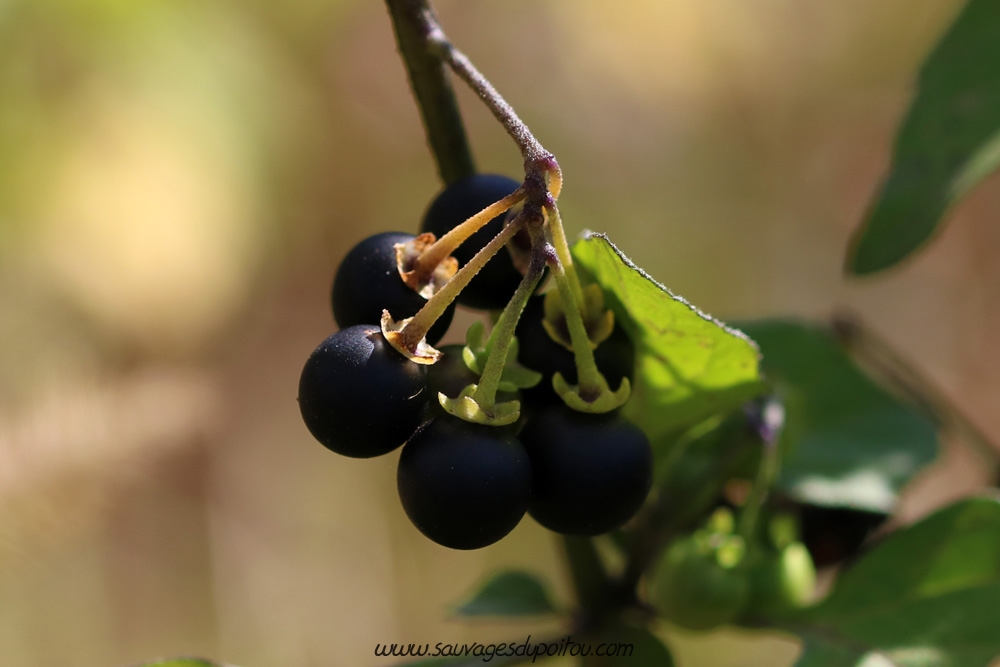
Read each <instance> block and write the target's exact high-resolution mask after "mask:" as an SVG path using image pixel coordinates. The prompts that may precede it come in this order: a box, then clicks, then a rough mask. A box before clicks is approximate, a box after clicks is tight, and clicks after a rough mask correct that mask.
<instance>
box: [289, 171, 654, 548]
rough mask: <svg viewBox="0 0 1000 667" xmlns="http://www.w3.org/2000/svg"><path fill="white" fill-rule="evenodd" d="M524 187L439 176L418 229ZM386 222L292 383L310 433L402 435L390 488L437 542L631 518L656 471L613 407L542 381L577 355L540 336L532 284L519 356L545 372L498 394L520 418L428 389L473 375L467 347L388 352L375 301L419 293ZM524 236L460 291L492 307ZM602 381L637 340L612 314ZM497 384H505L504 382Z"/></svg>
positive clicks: (363, 247)
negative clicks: (430, 360) (564, 395)
mask: <svg viewBox="0 0 1000 667" xmlns="http://www.w3.org/2000/svg"><path fill="white" fill-rule="evenodd" d="M519 186H520V184H519V183H517V182H516V181H513V180H511V179H509V178H506V177H502V176H495V175H476V176H472V177H469V178H466V179H463V180H460V181H457V182H455V183H453V184H451V185H449V186H448V187H447V188H446V189H445V190H444V191H443V192H442V193H441V194H439V195H438V197H437V198H436V199H435V200H434V201H433V202H432V204H431V206H430V208H429V209H428V210H427V213H426V214H425V216H424V219H423V223H422V227H421V232H430V233H432V234H434V235H435V236H436V237H441V236H443V235H444V234H446V233H447V232H448V231H449V230H451V229H453V228H454V227H456V226H457V225H459V224H460V223H462V222H464V221H465V220H466V219H468V218H470V217H471V216H473V215H474V214H476V213H478V212H480V211H482V210H484V209H485V208H486V207H487V206H489V205H491V204H493V203H494V202H497V201H498V200H500V199H502V198H504V197H506V196H508V195H510V194H511V193H513V192H514V191H515V190H517V189H518V187H519ZM510 217H511V216H510V215H509V214H508V215H506V216H505V215H503V214H501V215H499V216H497V217H495V218H494V219H492V220H491V221H490V222H489V223H487V224H486V225H485V226H484V227H483V228H482V229H481V230H480V231H478V232H476V233H475V234H474V235H472V236H471V237H469V238H468V239H467V240H466V241H465V242H464V243H463V244H462V245H461V246H460V247H459V248H458V249H457V250H455V251H454V252H452V256H453V257H454V258H455V260H457V262H458V265H459V266H464V265H465V263H466V262H468V261H469V260H470V259H471V258H472V257H473V256H474V255H475V254H476V252H477V251H478V250H480V249H481V248H483V246H485V245H486V244H487V243H488V242H489V241H491V240H492V239H493V238H494V237H496V235H497V234H498V233H500V232H501V231H502V230H503V228H504V225H505V224H506V222H509V219H510ZM413 239H414V236H413V235H411V234H406V233H403V232H386V233H382V234H377V235H375V236H372V237H370V238H368V239H365V240H364V241H362V242H361V243H359V244H358V245H357V246H355V247H354V248H353V249H352V250H351V251H350V252H349V253H348V254H347V255H346V257H345V258H344V260H343V262H342V264H341V265H340V267H339V269H338V271H337V274H336V278H335V280H334V285H333V294H332V303H333V313H334V317H335V319H336V321H337V324H338V325H339V327H340V331H338V332H337V333H335V334H333V335H332V336H330V337H329V338H327V339H326V340H324V341H323V342H322V343H321V344H320V345H319V347H317V348H316V350H315V351H314V352H313V353H312V355H311V356H310V357H309V359H308V361H306V364H305V367H304V368H303V370H302V375H301V379H300V381H299V406H300V409H301V412H302V418H303V420H304V421H305V424H306V426H307V427H308V428H309V431H310V432H311V433H312V434H313V436H315V438H316V439H317V440H319V441H320V442H321V443H322V444H323V445H324V446H326V447H327V448H329V449H330V450H332V451H334V452H337V453H339V454H343V455H345V456H350V457H355V458H369V457H373V456H379V455H382V454H386V453H388V452H390V451H392V450H394V449H396V448H397V447H400V446H403V450H402V454H401V456H400V459H399V467H398V476H397V479H398V488H399V496H400V500H401V502H402V505H403V508H404V510H405V511H406V514H407V515H408V516H409V518H410V520H411V521H412V522H413V524H414V525H415V526H416V527H417V528H418V529H419V530H420V531H421V532H422V533H423V534H424V535H426V536H427V537H429V538H430V539H432V540H434V541H435V542H437V543H439V544H442V545H444V546H447V547H451V548H455V549H476V548H480V547H483V546H486V545H489V544H492V543H494V542H496V541H497V540H499V539H501V538H502V537H504V536H505V535H506V534H507V533H509V532H510V531H511V530H512V529H513V528H514V527H515V526H516V525H517V524H518V522H519V521H520V520H521V518H522V517H523V516H524V514H525V512H528V513H530V514H531V515H532V516H533V517H534V518H535V519H536V520H537V521H538V522H539V523H540V524H542V525H543V526H546V527H547V528H549V529H551V530H553V531H556V532H559V533H565V534H572V535H597V534H601V533H605V532H608V531H610V530H614V529H616V528H618V527H620V526H621V525H622V524H624V523H625V522H626V521H628V520H629V519H630V518H631V517H632V516H633V515H634V514H635V513H636V512H637V511H638V509H639V507H640V506H641V505H642V504H643V502H644V501H645V498H646V496H647V494H648V492H649V489H650V486H651V483H652V465H653V459H652V453H651V450H650V445H649V441H648V439H647V437H646V436H645V435H644V434H643V432H642V431H641V430H640V429H638V428H637V427H636V426H634V425H632V424H631V423H629V422H627V421H625V420H624V419H622V418H621V417H620V416H619V415H618V414H617V411H614V412H610V413H606V414H585V413H582V412H577V411H574V410H571V409H570V408H568V407H566V405H564V404H563V402H562V400H561V399H560V398H559V397H558V396H557V395H556V393H555V391H554V389H553V387H552V376H553V375H554V374H555V373H556V372H560V373H562V375H563V377H564V378H565V379H566V380H567V381H569V382H570V383H574V382H576V375H577V374H576V368H575V364H574V356H573V353H572V352H571V351H570V350H568V349H566V348H565V347H563V346H562V345H560V344H558V343H556V342H555V341H553V340H552V338H550V337H549V334H548V333H547V332H546V331H545V328H544V327H543V324H542V319H543V317H544V313H543V306H542V301H543V297H542V296H541V295H535V296H532V297H531V299H530V300H529V302H528V304H527V306H526V307H525V309H524V312H523V314H522V316H521V319H520V320H519V322H518V326H517V329H516V335H517V338H518V341H519V350H520V352H519V357H518V360H519V361H520V363H521V364H523V365H524V366H526V367H528V368H530V369H533V370H535V371H537V372H538V373H540V374H541V375H542V376H543V378H542V380H541V382H540V383H539V384H538V385H536V386H535V387H534V388H532V389H529V390H524V391H509V390H508V391H506V395H498V400H511V399H516V400H519V401H520V405H521V410H520V415H521V416H520V418H519V419H518V420H517V421H516V422H515V423H512V424H508V425H504V426H494V425H484V424H479V423H472V422H469V421H465V420H463V419H461V418H459V417H456V416H454V415H453V414H450V413H449V412H447V411H445V409H443V408H442V406H441V405H440V403H439V400H438V395H439V393H440V394H443V395H444V396H448V397H451V398H455V397H456V396H458V394H459V393H460V392H461V391H462V390H463V389H464V388H465V387H467V386H468V385H470V384H475V383H477V382H479V376H478V375H477V374H476V373H475V372H473V371H472V370H470V367H469V365H467V363H466V362H465V360H464V359H463V346H461V345H448V346H443V347H442V348H440V350H439V351H440V352H442V353H443V356H442V357H441V358H440V359H439V360H438V361H437V362H436V363H434V364H430V365H427V364H420V363H415V362H414V361H411V360H410V359H409V358H407V357H406V356H404V355H403V354H401V353H400V352H398V351H397V350H396V349H395V348H394V347H393V346H392V345H390V343H389V342H388V341H387V340H386V338H385V336H384V335H383V333H382V329H381V327H380V320H381V318H382V314H383V310H387V311H388V312H389V313H390V315H391V316H392V317H393V318H394V319H395V320H401V319H403V318H407V317H411V316H413V315H415V314H416V313H417V312H418V311H419V310H420V309H421V308H422V307H423V306H424V304H426V303H427V300H426V298H425V297H424V296H422V295H421V293H418V292H417V291H416V290H415V289H414V288H411V287H409V286H408V285H407V284H405V283H404V280H403V278H402V277H401V272H400V270H399V265H398V259H397V250H396V248H397V244H405V243H407V242H409V241H412V240H413ZM519 244H520V246H521V247H520V248H519V249H520V250H521V251H523V252H527V251H528V250H529V248H528V247H527V246H529V245H530V241H529V240H528V238H527V236H526V235H525V237H524V238H522V237H521V235H515V236H514V237H513V238H512V240H511V241H510V242H509V244H508V248H509V249H510V251H511V252H507V251H501V252H499V253H498V254H497V255H495V256H494V257H493V258H492V259H491V260H490V261H489V262H488V263H487V264H486V265H484V268H483V269H482V270H481V271H480V272H479V273H478V274H477V275H476V276H475V278H473V279H472V280H471V282H469V283H468V285H467V286H466V287H465V288H464V289H463V290H462V291H461V293H460V294H459V295H458V297H457V302H458V303H460V304H462V305H463V306H466V307H469V308H476V309H483V310H498V309H502V308H504V306H506V305H507V303H508V302H509V301H510V299H511V297H512V295H513V293H514V291H515V290H516V289H517V287H518V285H519V284H520V283H521V280H522V278H523V276H522V274H521V272H520V271H518V270H517V268H515V262H514V261H513V260H512V257H513V255H512V253H513V252H516V251H517V250H518V248H516V247H511V246H518V245H519ZM453 311H454V304H452V305H451V306H450V307H449V309H448V310H446V311H445V312H444V314H443V315H441V316H440V317H439V318H438V319H437V321H436V322H435V323H434V325H433V326H432V327H430V329H429V330H428V332H427V336H426V339H427V343H429V344H430V345H434V344H436V343H437V342H438V341H439V340H440V339H441V338H442V336H443V335H444V334H445V331H446V329H447V327H448V325H449V324H450V321H451V318H452V314H453ZM594 354H595V361H596V363H597V365H598V368H599V369H600V370H601V372H602V373H603V374H604V376H605V378H606V379H607V381H608V383H609V385H610V386H611V387H613V388H614V387H617V386H618V385H619V383H620V382H621V380H622V378H625V377H631V375H632V368H633V365H634V350H633V346H632V344H631V342H630V341H629V338H628V336H627V335H625V333H624V331H623V329H622V327H621V326H616V327H615V330H614V332H613V333H612V335H611V336H610V337H609V338H607V339H606V340H605V341H604V342H602V343H601V344H600V345H598V347H597V348H596V350H595V351H594ZM503 393H504V392H501V394H503Z"/></svg>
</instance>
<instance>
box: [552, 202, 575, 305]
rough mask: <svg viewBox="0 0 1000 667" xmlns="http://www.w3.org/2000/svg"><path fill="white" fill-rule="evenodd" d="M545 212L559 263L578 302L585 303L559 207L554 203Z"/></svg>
mask: <svg viewBox="0 0 1000 667" xmlns="http://www.w3.org/2000/svg"><path fill="white" fill-rule="evenodd" d="M545 212H546V213H548V220H549V233H550V234H551V236H552V246H553V247H554V248H555V249H556V255H558V257H559V261H560V262H562V265H563V270H564V271H565V272H566V276H567V277H568V278H569V283H570V285H571V286H572V287H573V291H574V293H575V295H576V299H577V302H578V303H583V288H582V287H581V286H580V278H579V277H578V276H577V275H576V266H574V265H573V255H571V254H570V251H569V242H568V241H567V240H566V229H565V228H564V227H563V224H562V216H560V215H559V207H558V206H556V205H555V203H553V204H552V205H551V206H547V207H546V208H545Z"/></svg>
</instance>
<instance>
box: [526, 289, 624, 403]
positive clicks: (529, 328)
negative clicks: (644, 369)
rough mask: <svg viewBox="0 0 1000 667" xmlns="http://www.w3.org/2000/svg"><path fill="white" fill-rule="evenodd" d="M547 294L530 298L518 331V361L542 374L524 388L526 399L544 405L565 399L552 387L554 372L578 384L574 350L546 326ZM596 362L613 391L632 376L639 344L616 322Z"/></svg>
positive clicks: (597, 350)
mask: <svg viewBox="0 0 1000 667" xmlns="http://www.w3.org/2000/svg"><path fill="white" fill-rule="evenodd" d="M544 302H545V296H544V295H541V294H539V295H536V296H533V297H531V299H529V300H528V303H527V305H526V306H525V307H524V312H523V313H522V314H521V319H520V320H518V323H517V329H516V331H515V334H516V335H517V340H518V343H520V350H519V352H518V361H519V362H521V364H523V365H524V366H527V367H528V368H530V369H531V370H533V371H538V372H539V373H541V374H542V380H541V382H539V383H538V384H536V385H535V386H534V387H532V388H530V389H525V390H523V395H524V398H525V401H526V402H527V403H528V404H529V405H530V406H532V407H544V406H549V405H555V404H559V403H561V402H562V401H561V399H560V398H559V396H558V395H557V394H556V392H555V390H554V389H553V388H552V376H553V375H555V374H556V372H559V373H562V376H563V378H565V380H566V381H567V382H569V383H570V384H576V382H577V377H576V361H575V360H574V358H573V353H572V352H570V351H569V350H567V349H566V348H565V347H563V346H562V345H560V344H559V343H557V342H555V341H554V340H552V337H551V336H549V334H548V332H547V331H545V328H544V327H543V326H542V319H543V318H544V316H545V307H544ZM594 363H596V364H597V369H598V370H599V371H601V374H603V375H604V379H605V380H607V381H608V386H609V387H610V388H611V390H612V391H614V390H615V389H618V386H619V385H620V384H621V381H622V378H626V377H627V378H628V379H629V381H631V380H632V376H633V370H634V367H635V346H634V345H632V341H631V340H630V339H629V337H628V335H627V334H626V333H625V330H624V329H623V328H622V327H621V326H620V325H618V324H616V325H615V328H614V330H613V331H612V332H611V335H610V336H609V337H608V338H607V339H605V340H604V341H602V342H601V344H600V345H598V346H597V349H595V350H594Z"/></svg>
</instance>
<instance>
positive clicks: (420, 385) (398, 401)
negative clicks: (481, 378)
mask: <svg viewBox="0 0 1000 667" xmlns="http://www.w3.org/2000/svg"><path fill="white" fill-rule="evenodd" d="M429 394H430V392H428V391H427V387H426V366H422V365H420V364H415V363H413V362H411V361H409V360H408V359H406V358H405V357H403V355H401V354H399V353H398V352H397V351H396V350H394V349H393V348H392V346H390V345H389V344H388V343H387V342H386V341H385V338H384V337H383V336H382V331H381V329H380V328H379V327H378V326H375V325H372V324H362V325H358V326H353V327H349V328H347V329H344V330H342V331H338V332H337V333H335V334H333V335H332V336H330V337H329V338H327V339H326V340H324V341H323V342H322V343H320V345H319V347H317V348H316V350H315V351H313V353H312V354H311V355H310V356H309V359H308V360H307V361H306V364H305V367H304V368H303V369H302V376H301V377H300V379H299V409H300V410H301V411H302V420H303V421H304V422H305V423H306V426H307V427H308V428H309V432H310V433H312V434H313V436H314V437H315V438H316V439H317V440H319V441H320V443H322V444H323V446H325V447H327V448H328V449H331V450H333V451H335V452H337V453H338V454H343V455H344V456H352V457H355V458H370V457H372V456H379V455H381V454H385V453H387V452H390V451H392V450H393V449H396V448H397V447H399V446H400V445H402V444H403V443H404V442H405V441H406V440H407V438H409V437H410V435H412V434H413V432H414V431H415V430H416V429H417V427H418V426H419V425H420V422H421V418H422V414H423V411H424V408H425V406H426V404H427V400H428V397H429Z"/></svg>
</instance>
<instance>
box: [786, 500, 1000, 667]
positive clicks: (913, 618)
mask: <svg viewBox="0 0 1000 667" xmlns="http://www.w3.org/2000/svg"><path fill="white" fill-rule="evenodd" d="M997 609H1000V502H998V500H997V499H996V498H970V499H966V500H963V501H960V502H958V503H956V504H954V505H951V506H950V507H947V508H945V509H943V510H940V511H938V512H937V513H935V514H933V515H932V516H930V517H928V518H926V519H924V520H923V521H921V522H919V523H917V524H915V525H913V526H910V527H908V528H905V529H902V530H900V531H898V532H897V533H894V534H893V535H892V536H890V537H889V538H888V539H886V541H885V542H884V543H883V544H882V545H881V546H879V547H878V548H877V549H875V550H874V551H873V552H871V553H870V554H869V555H868V556H866V557H865V558H863V559H862V560H861V561H860V562H859V563H858V564H857V565H856V566H855V567H853V568H851V569H850V570H848V571H847V572H845V573H844V574H843V575H841V577H840V580H839V581H838V584H837V587H836V589H835V590H834V591H833V593H832V594H831V595H830V596H829V598H827V600H826V601H824V602H823V603H822V604H820V605H819V606H818V607H815V608H813V609H810V610H807V611H804V612H803V613H802V614H800V617H799V618H798V619H797V620H796V623H795V628H796V630H803V631H804V632H803V634H804V635H805V636H806V639H807V641H806V649H805V652H804V654H803V656H802V658H801V660H800V661H799V663H798V665H799V667H802V666H808V667H833V666H834V665H836V666H837V667H841V666H843V665H861V664H865V665H869V664H877V663H869V662H867V661H868V660H870V659H872V658H871V656H873V655H876V654H878V655H881V656H883V657H884V658H885V659H887V660H888V662H886V663H885V664H893V665H899V666H900V667H917V666H920V667H938V666H940V667H945V666H947V667H985V666H986V665H987V664H989V662H990V661H991V660H992V659H993V658H995V657H996V656H997V655H1000V615H998V614H997Z"/></svg>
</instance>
